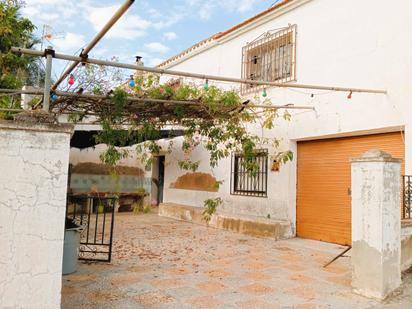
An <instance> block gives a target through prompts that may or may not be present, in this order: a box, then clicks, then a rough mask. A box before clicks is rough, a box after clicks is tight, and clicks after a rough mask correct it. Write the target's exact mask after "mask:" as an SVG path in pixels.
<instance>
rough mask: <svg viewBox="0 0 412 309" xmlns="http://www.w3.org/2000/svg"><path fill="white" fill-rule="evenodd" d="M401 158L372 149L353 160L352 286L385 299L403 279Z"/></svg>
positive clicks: (365, 293)
mask: <svg viewBox="0 0 412 309" xmlns="http://www.w3.org/2000/svg"><path fill="white" fill-rule="evenodd" d="M400 170H401V160H400V159H394V158H392V157H391V155H390V154H387V153H385V152H383V151H380V150H371V151H368V152H366V153H365V154H363V155H362V156H361V157H359V158H356V159H353V160H352V259H351V260H352V266H353V273H352V286H353V288H354V290H355V292H357V293H359V294H361V295H364V296H367V297H373V298H379V299H384V298H385V297H386V296H387V295H388V294H390V293H391V292H392V291H393V290H395V289H396V288H397V287H399V285H400V283H401V269H400V260H401V241H400V234H401V226H400V223H401V218H400V194H401V193H400V192H401V187H400V179H401V178H400V175H401V173H400Z"/></svg>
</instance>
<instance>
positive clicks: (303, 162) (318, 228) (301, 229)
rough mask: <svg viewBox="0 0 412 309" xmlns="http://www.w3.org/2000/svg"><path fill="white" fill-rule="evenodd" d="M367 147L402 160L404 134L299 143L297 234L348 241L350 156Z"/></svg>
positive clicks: (339, 242) (324, 239)
mask: <svg viewBox="0 0 412 309" xmlns="http://www.w3.org/2000/svg"><path fill="white" fill-rule="evenodd" d="M370 149H381V150H383V151H386V152H388V153H390V154H391V155H392V156H394V157H396V158H401V159H404V156H405V147H404V142H403V135H402V133H401V132H395V133H384V134H374V135H363V136H355V137H345V138H334V139H324V140H315V141H304V142H299V143H298V155H297V166H298V168H297V173H298V175H297V203H296V205H297V210H296V211H297V214H296V218H297V220H296V221H297V222H296V224H297V236H298V237H302V238H309V239H315V240H321V241H325V242H331V243H337V244H343V245H349V244H351V197H350V186H351V175H350V159H351V158H354V157H357V156H360V155H361V154H363V153H364V152H366V151H368V150H370Z"/></svg>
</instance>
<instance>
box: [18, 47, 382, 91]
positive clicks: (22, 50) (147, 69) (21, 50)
mask: <svg viewBox="0 0 412 309" xmlns="http://www.w3.org/2000/svg"><path fill="white" fill-rule="evenodd" d="M11 50H12V51H13V52H15V53H21V54H26V55H31V56H37V57H44V52H43V51H38V50H31V49H27V48H20V47H12V48H11ZM55 58H56V59H62V60H70V61H78V62H81V63H90V64H96V65H105V66H112V67H117V68H122V69H131V70H137V71H144V72H151V73H157V74H165V75H175V76H181V77H189V78H196V79H202V80H214V81H222V82H232V83H239V84H249V85H260V86H272V87H279V88H296V89H311V90H329V91H343V92H350V91H351V92H359V93H375V94H386V93H387V91H386V90H379V89H363V88H352V87H350V88H348V87H334V86H319V85H306V84H292V83H277V82H268V81H258V80H252V79H242V78H233V77H223V76H216V75H207V74H198V73H190V72H183V71H174V70H168V69H159V68H150V67H145V66H139V65H135V64H128V63H121V62H114V61H106V60H99V59H93V58H82V57H77V56H72V55H67V54H60V53H56V54H55Z"/></svg>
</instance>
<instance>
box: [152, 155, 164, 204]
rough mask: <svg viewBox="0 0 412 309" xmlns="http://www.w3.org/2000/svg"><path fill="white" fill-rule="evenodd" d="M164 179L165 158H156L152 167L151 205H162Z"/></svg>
mask: <svg viewBox="0 0 412 309" xmlns="http://www.w3.org/2000/svg"><path fill="white" fill-rule="evenodd" d="M164 179H165V156H157V157H155V158H154V160H153V165H152V190H151V196H152V204H155V205H157V206H158V205H159V204H160V203H163V191H164Z"/></svg>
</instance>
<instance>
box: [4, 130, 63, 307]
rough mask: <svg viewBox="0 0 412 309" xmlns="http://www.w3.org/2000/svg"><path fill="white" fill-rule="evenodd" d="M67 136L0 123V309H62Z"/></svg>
mask: <svg viewBox="0 0 412 309" xmlns="http://www.w3.org/2000/svg"><path fill="white" fill-rule="evenodd" d="M70 134H71V128H70V127H68V126H55V125H51V126H49V125H47V126H46V125H44V126H40V125H20V124H16V123H12V122H0V244H1V248H0V308H32V309H57V308H60V293H61V280H62V258H63V239H64V223H65V211H66V192H67V172H68V164H69V147H70V146H69V145H70Z"/></svg>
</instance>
